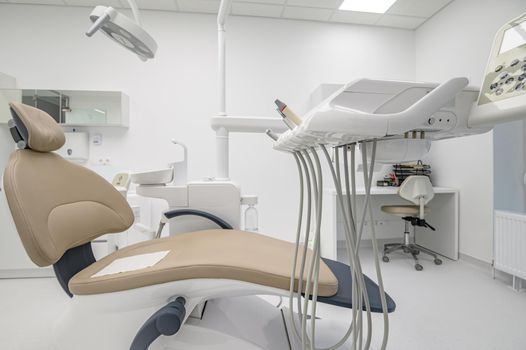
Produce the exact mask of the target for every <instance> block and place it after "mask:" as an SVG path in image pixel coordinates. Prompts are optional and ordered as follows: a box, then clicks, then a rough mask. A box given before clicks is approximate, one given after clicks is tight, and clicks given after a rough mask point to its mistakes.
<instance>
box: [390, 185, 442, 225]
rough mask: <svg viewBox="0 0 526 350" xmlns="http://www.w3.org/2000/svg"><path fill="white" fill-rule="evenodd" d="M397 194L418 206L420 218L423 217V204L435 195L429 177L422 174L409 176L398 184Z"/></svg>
mask: <svg viewBox="0 0 526 350" xmlns="http://www.w3.org/2000/svg"><path fill="white" fill-rule="evenodd" d="M398 194H399V195H400V197H402V198H403V199H406V200H408V201H410V202H413V203H414V204H416V205H418V206H420V218H421V219H423V218H424V205H426V204H427V203H429V201H431V200H432V199H433V197H434V196H435V192H434V191H433V185H432V184H431V181H430V180H429V177H427V176H424V175H413V176H409V177H408V178H407V179H405V180H404V182H402V184H401V185H400V189H399V190H398Z"/></svg>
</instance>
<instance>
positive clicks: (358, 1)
mask: <svg viewBox="0 0 526 350" xmlns="http://www.w3.org/2000/svg"><path fill="white" fill-rule="evenodd" d="M395 2H396V0H344V1H343V3H342V4H341V6H340V10H345V11H358V12H373V13H385V12H387V10H389V8H390V7H391V6H393V4H394V3H395Z"/></svg>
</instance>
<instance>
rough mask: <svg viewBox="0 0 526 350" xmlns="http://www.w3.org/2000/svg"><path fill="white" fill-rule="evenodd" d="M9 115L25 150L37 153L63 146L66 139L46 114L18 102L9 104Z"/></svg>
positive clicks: (60, 129) (56, 124)
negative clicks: (28, 149)
mask: <svg viewBox="0 0 526 350" xmlns="http://www.w3.org/2000/svg"><path fill="white" fill-rule="evenodd" d="M9 107H10V108H11V115H12V116H13V121H14V126H15V128H16V131H17V132H18V136H20V138H21V139H22V140H17V139H16V138H15V136H14V134H13V131H12V132H11V133H12V134H13V138H15V141H16V142H19V141H24V142H25V148H30V149H32V150H33V151H37V152H51V151H56V150H57V149H59V148H60V147H62V146H63V145H64V143H65V142H66V137H65V136H64V131H63V130H62V128H61V127H60V125H58V123H57V122H56V121H55V119H53V118H52V117H51V116H50V115H49V114H47V113H46V112H44V111H42V110H40V109H37V108H34V107H31V106H28V105H25V104H23V103H20V102H10V103H9Z"/></svg>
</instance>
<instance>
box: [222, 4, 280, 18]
mask: <svg viewBox="0 0 526 350" xmlns="http://www.w3.org/2000/svg"><path fill="white" fill-rule="evenodd" d="M282 11H283V6H279V5H267V4H252V3H247V2H242V3H233V4H232V14H233V15H241V16H259V17H281V12H282Z"/></svg>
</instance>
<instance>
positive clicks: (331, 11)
mask: <svg viewBox="0 0 526 350" xmlns="http://www.w3.org/2000/svg"><path fill="white" fill-rule="evenodd" d="M136 1H137V4H138V5H139V8H141V9H144V10H163V11H179V12H199V13H217V10H218V8H219V2H220V0H136ZM452 1H453V0H398V1H397V2H395V3H394V5H393V6H392V7H391V8H390V9H389V10H388V11H387V13H385V14H376V13H366V12H353V11H340V10H338V7H339V6H340V4H341V3H342V2H343V0H233V4H232V9H231V14H233V15H239V16H257V17H272V18H287V19H299V20H311V21H322V22H337V23H356V24H368V25H376V26H385V27H395V28H404V29H416V28H418V27H419V26H420V25H422V24H423V23H424V22H425V21H426V20H427V19H429V18H430V17H432V16H433V15H434V14H435V13H437V12H438V11H440V10H441V9H442V8H443V7H445V6H447V5H448V4H449V3H450V2H452ZM0 3H16V4H42V5H63V6H94V5H108V6H113V7H116V8H126V7H128V2H127V1H126V0H0Z"/></svg>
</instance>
